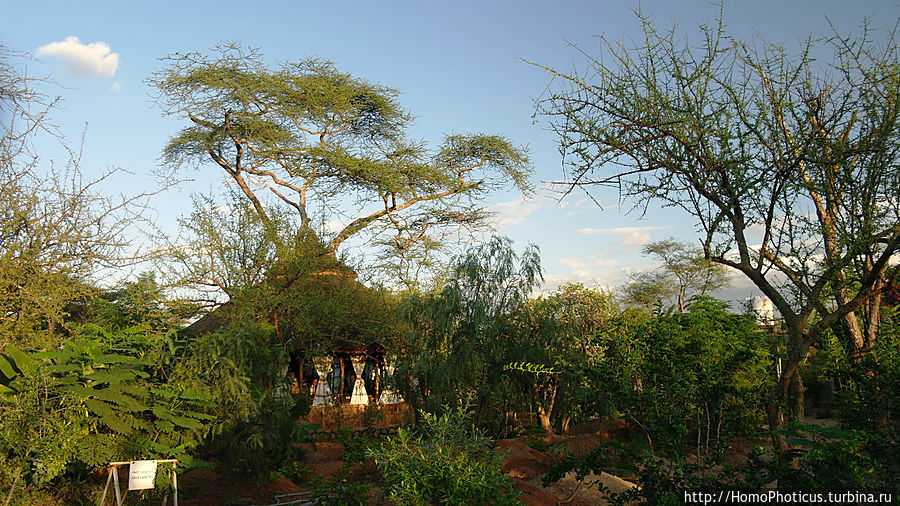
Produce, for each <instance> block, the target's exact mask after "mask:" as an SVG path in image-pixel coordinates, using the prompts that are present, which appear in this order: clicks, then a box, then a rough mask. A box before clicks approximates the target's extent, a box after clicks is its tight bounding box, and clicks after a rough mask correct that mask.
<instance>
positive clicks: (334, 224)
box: [325, 219, 347, 234]
mask: <svg viewBox="0 0 900 506" xmlns="http://www.w3.org/2000/svg"><path fill="white" fill-rule="evenodd" d="M346 226H347V224H346V223H344V222H343V221H341V220H337V219H335V220H328V222H327V223H325V230H327V231H329V232H331V233H333V234H336V233H338V232H340V231H341V230H344V227H346Z"/></svg>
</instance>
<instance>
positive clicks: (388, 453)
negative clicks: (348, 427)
mask: <svg viewBox="0 0 900 506" xmlns="http://www.w3.org/2000/svg"><path fill="white" fill-rule="evenodd" d="M368 455H369V456H370V457H372V458H374V459H375V462H376V463H377V464H378V467H379V469H380V470H381V472H382V474H383V475H384V479H385V482H386V483H387V487H388V491H389V496H390V498H391V499H393V500H395V501H398V502H399V503H401V504H417V505H422V504H497V505H502V504H519V502H518V500H517V498H516V497H517V494H518V493H517V491H516V490H515V488H514V487H513V483H512V481H511V480H510V479H509V478H508V477H506V476H505V475H504V474H502V473H501V472H500V464H501V463H502V461H503V458H502V457H501V456H500V455H498V454H496V453H494V452H493V451H492V450H491V448H490V440H489V439H487V438H486V437H485V436H484V435H483V434H482V433H480V432H478V431H477V430H476V429H474V428H473V427H472V424H471V421H470V420H469V417H468V416H467V415H466V413H465V411H464V409H463V408H458V409H456V410H453V411H448V412H446V413H445V414H443V415H441V416H436V415H434V414H429V413H423V414H422V419H421V422H420V424H419V426H418V427H416V428H415V429H405V428H401V429H400V430H399V432H398V434H397V436H396V437H393V438H390V439H389V441H388V442H387V443H385V444H383V445H381V446H377V447H375V448H371V449H370V450H369V452H368Z"/></svg>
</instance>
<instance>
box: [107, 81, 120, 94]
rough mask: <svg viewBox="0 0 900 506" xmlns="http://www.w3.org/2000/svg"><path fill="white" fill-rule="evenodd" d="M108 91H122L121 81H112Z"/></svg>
mask: <svg viewBox="0 0 900 506" xmlns="http://www.w3.org/2000/svg"><path fill="white" fill-rule="evenodd" d="M109 91H112V92H114V93H118V92H120V91H122V81H113V83H112V85H111V86H110V87H109Z"/></svg>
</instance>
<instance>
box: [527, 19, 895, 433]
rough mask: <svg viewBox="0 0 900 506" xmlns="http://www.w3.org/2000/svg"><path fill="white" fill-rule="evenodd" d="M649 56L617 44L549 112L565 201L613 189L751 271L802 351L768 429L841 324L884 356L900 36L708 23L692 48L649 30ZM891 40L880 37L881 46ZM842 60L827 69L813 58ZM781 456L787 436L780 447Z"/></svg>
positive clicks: (779, 392)
mask: <svg viewBox="0 0 900 506" xmlns="http://www.w3.org/2000/svg"><path fill="white" fill-rule="evenodd" d="M642 21H643V26H644V34H645V39H644V40H643V41H642V43H641V44H638V45H637V46H636V47H626V46H625V45H624V44H622V43H612V42H609V41H607V42H606V43H605V44H604V46H603V49H604V54H603V55H602V57H592V56H589V55H586V57H587V58H588V63H589V72H588V73H578V72H574V73H563V72H560V71H556V70H553V69H550V68H546V67H545V69H546V70H547V71H548V72H549V73H550V74H551V75H552V76H553V79H554V80H557V81H559V82H560V84H561V86H560V88H559V89H558V91H555V92H552V93H551V94H550V95H548V96H546V97H544V98H543V99H542V101H541V102H540V103H539V110H540V112H541V113H543V114H546V115H547V116H549V118H550V121H551V124H552V127H553V129H554V130H555V131H556V132H557V133H558V135H559V138H560V144H561V151H562V152H563V154H564V155H565V167H566V169H567V171H568V177H567V179H566V180H565V181H563V182H561V183H560V184H562V185H564V187H565V188H566V189H567V191H571V190H572V189H574V188H583V189H588V188H589V187H591V186H592V185H613V186H616V187H618V188H620V191H621V192H622V193H623V195H624V196H625V197H627V198H631V199H632V200H633V201H634V202H636V203H637V204H639V205H640V204H647V203H648V202H650V201H656V202H659V203H662V204H664V205H669V206H676V207H680V208H682V209H684V210H685V211H687V212H688V213H689V214H690V215H692V216H693V217H695V218H696V219H697V222H698V231H699V232H700V233H701V237H702V244H703V248H704V253H705V255H706V256H707V257H708V258H710V259H711V260H713V261H715V262H717V263H720V264H723V265H727V266H729V267H732V268H734V269H737V270H739V271H740V272H742V273H743V274H744V275H745V276H747V278H749V279H750V280H751V281H752V282H753V284H754V285H756V286H757V287H758V288H759V289H760V290H761V291H762V292H763V294H765V295H766V296H767V297H769V298H770V299H771V300H772V302H773V303H774V305H775V307H776V308H777V309H778V311H779V312H780V313H781V316H782V317H783V319H784V323H785V326H786V330H787V334H788V351H787V356H786V358H785V362H784V367H783V370H782V373H781V375H780V377H779V378H778V381H777V386H776V387H775V388H774V390H773V391H772V392H771V393H770V397H771V402H770V407H769V410H768V416H769V422H770V426H771V427H772V428H773V430H774V429H778V428H780V427H783V415H784V408H783V406H784V405H785V403H786V402H788V401H789V400H791V399H798V398H799V402H792V404H793V406H792V407H793V408H794V413H795V414H796V413H797V411H799V410H800V408H801V406H802V403H801V402H802V397H801V396H793V395H789V390H790V389H791V385H792V383H794V384H795V386H796V382H797V381H798V380H799V375H798V372H797V371H798V365H799V364H800V362H801V361H802V360H803V359H804V357H805V356H806V354H807V352H808V350H809V349H810V346H811V345H812V344H813V343H815V342H816V340H817V339H818V338H819V337H820V336H821V335H822V334H823V332H825V331H826V329H831V328H834V329H835V330H836V331H837V332H838V333H839V335H841V336H842V337H843V339H844V342H845V345H846V347H847V351H848V353H849V354H850V356H851V357H852V358H853V357H858V356H859V355H860V354H861V353H865V351H866V350H867V349H868V348H869V347H870V346H871V345H872V341H873V339H874V338H875V335H876V332H877V325H878V307H879V302H880V297H881V294H882V293H883V292H884V290H885V288H886V287H887V286H889V285H890V284H892V283H896V282H897V278H898V269H897V266H896V263H895V262H894V261H893V260H892V258H894V259H895V258H896V257H895V256H894V255H895V254H896V253H897V251H898V249H900V169H898V153H900V142H898V141H900V124H898V112H900V65H898V64H897V49H898V48H897V42H896V38H895V32H889V33H887V34H886V36H881V35H885V34H883V33H881V32H875V31H872V30H870V29H868V27H867V26H864V27H863V31H862V34H861V35H859V36H851V37H844V36H840V35H839V34H837V31H836V30H835V34H834V35H832V36H830V37H827V38H824V39H820V40H814V39H809V40H808V42H807V43H806V44H805V45H804V47H803V48H802V49H801V50H800V51H799V52H798V53H796V54H792V53H790V52H789V51H788V50H786V49H785V48H784V47H783V46H780V45H776V44H771V43H767V42H764V41H761V40H754V41H753V42H752V43H749V44H748V43H742V42H740V41H737V40H734V39H733V38H731V37H729V36H728V35H727V34H726V33H725V31H724V28H723V26H722V24H721V23H719V24H717V25H713V26H704V27H701V30H700V32H699V33H700V35H701V36H702V37H703V40H702V41H700V43H699V44H696V45H689V44H688V43H687V42H684V39H683V38H681V36H680V35H678V34H677V30H675V29H673V30H671V31H664V32H660V31H659V30H658V29H657V28H656V27H655V26H654V25H653V24H652V23H651V22H649V21H647V20H646V19H643V18H642ZM876 36H879V37H876ZM827 53H830V54H831V55H832V56H831V59H830V60H828V61H827V62H826V61H825V60H822V59H817V58H814V56H813V55H814V54H815V55H822V54H827ZM776 442H777V443H778V444H779V446H782V445H783V442H782V441H780V440H779V441H776Z"/></svg>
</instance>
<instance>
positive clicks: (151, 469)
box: [128, 460, 156, 490]
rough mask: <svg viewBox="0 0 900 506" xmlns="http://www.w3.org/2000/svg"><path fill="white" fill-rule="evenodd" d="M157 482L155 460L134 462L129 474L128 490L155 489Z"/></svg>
mask: <svg viewBox="0 0 900 506" xmlns="http://www.w3.org/2000/svg"><path fill="white" fill-rule="evenodd" d="M155 480H156V461H155V460H132V461H131V466H129V472H128V490H145V489H148V488H153V487H154V484H153V482H154V481H155Z"/></svg>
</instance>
